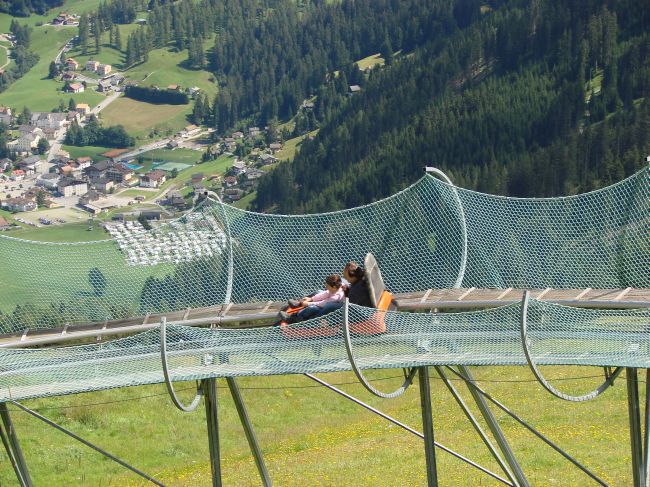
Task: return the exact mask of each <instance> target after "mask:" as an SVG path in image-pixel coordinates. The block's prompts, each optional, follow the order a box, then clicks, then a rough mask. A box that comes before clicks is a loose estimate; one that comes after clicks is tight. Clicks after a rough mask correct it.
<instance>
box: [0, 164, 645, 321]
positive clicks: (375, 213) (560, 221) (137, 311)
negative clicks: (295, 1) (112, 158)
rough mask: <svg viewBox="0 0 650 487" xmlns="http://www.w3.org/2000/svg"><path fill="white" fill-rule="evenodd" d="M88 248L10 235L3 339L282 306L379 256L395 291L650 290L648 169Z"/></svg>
mask: <svg viewBox="0 0 650 487" xmlns="http://www.w3.org/2000/svg"><path fill="white" fill-rule="evenodd" d="M107 226H108V231H109V233H107V237H108V236H110V238H107V239H106V240H104V241H99V242H90V243H75V244H63V243H42V242H33V241H25V240H20V239H15V238H11V237H10V236H1V237H0V288H1V289H2V293H1V294H0V333H13V332H20V331H21V330H24V329H28V328H54V327H62V326H64V325H65V324H75V323H86V322H97V321H104V320H114V319H120V318H128V317H134V316H144V315H145V314H147V313H152V312H163V313H164V312H169V311H176V310H184V309H187V308H195V307H203V306H213V305H219V304H223V303H229V302H236V303H243V302H251V301H266V300H281V299H287V298H292V297H297V296H301V295H304V294H306V293H308V292H311V291H312V290H314V289H318V288H322V286H323V280H324V278H325V276H326V275H328V274H331V273H335V272H336V273H340V272H341V269H342V267H343V265H344V264H345V263H346V262H347V261H349V260H355V261H358V262H362V261H363V257H364V256H365V255H366V253H367V252H372V253H373V254H374V255H375V257H376V258H377V261H378V263H379V266H380V268H381V271H382V275H383V277H384V279H385V281H386V285H387V287H388V289H390V290H391V291H393V292H395V293H400V292H410V291H419V290H425V289H430V288H450V287H454V286H457V285H461V286H462V287H481V288H507V287H516V288H545V287H553V288H576V287H581V288H583V287H591V288H624V287H636V288H650V168H648V167H646V168H644V169H643V170H642V171H640V172H639V173H637V174H635V175H633V176H631V177H630V178H628V179H626V180H624V181H621V182H620V183H618V184H615V185H613V186H610V187H607V188H603V189H600V190H598V191H594V192H591V193H586V194H582V195H577V196H570V197H563V198H548V199H517V198H506V197H496V196H490V195H486V194H481V193H477V192H473V191H468V190H464V189H459V188H456V187H454V186H452V185H449V184H447V183H445V182H443V181H441V180H439V179H437V178H435V177H433V176H432V175H425V176H424V177H423V178H422V179H420V180H419V181H418V182H417V183H415V184H414V185H412V186H410V187H409V188H407V189H405V190H404V191H402V192H400V193H398V194H396V195H394V196H392V197H390V198H387V199H384V200H381V201H377V202H375V203H372V204H369V205H367V206H363V207H360V208H354V209H350V210H344V211H339V212H333V213H323V214H317V215H300V216H295V215H294V216H287V215H268V214H259V213H252V212H247V211H244V210H239V209H237V208H234V207H232V206H229V205H225V204H222V203H221V202H218V201H212V200H206V202H204V203H203V204H202V205H201V206H200V207H199V208H198V209H196V210H195V211H193V212H191V213H189V214H187V215H185V216H184V217H182V218H180V219H178V220H176V221H173V222H170V223H164V224H162V225H160V226H158V227H156V228H154V229H152V230H145V229H144V228H143V227H142V226H140V225H139V223H137V222H126V223H124V224H117V223H110V224H108V225H107Z"/></svg>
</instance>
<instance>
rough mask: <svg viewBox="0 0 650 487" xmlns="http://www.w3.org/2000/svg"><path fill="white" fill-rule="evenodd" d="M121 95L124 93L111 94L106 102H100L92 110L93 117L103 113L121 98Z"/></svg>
mask: <svg viewBox="0 0 650 487" xmlns="http://www.w3.org/2000/svg"><path fill="white" fill-rule="evenodd" d="M121 94H122V93H120V92H113V93H111V94H110V95H108V96H107V97H106V99H105V100H102V101H100V102H99V103H98V104H97V105H95V107H93V109H92V110H90V113H92V114H93V115H97V114H98V113H99V112H101V111H102V110H103V109H104V108H106V107H107V106H108V105H110V104H111V103H113V102H114V101H115V100H116V99H117V98H119V96H120V95H121Z"/></svg>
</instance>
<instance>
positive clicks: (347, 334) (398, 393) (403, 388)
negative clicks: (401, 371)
mask: <svg viewBox="0 0 650 487" xmlns="http://www.w3.org/2000/svg"><path fill="white" fill-rule="evenodd" d="M349 305H350V302H349V300H348V299H347V298H346V299H345V305H344V306H343V324H344V326H343V330H344V333H343V337H344V338H345V351H346V352H347V354H348V360H349V361H350V367H351V368H352V371H353V372H354V375H356V376H357V379H359V382H361V384H362V385H363V387H365V388H366V389H368V391H370V392H371V393H372V394H374V395H375V396H378V397H382V398H384V399H392V398H394V397H398V396H401V395H402V394H404V391H406V389H408V388H409V386H410V385H411V384H412V383H413V378H414V377H415V374H416V373H417V368H416V367H412V368H411V370H410V371H409V372H408V374H406V378H405V379H404V383H403V384H402V385H401V386H400V387H399V388H398V389H397V390H395V391H393V392H391V393H385V392H381V391H380V390H378V389H375V388H374V387H373V386H372V384H370V382H368V380H367V379H366V378H365V377H364V375H363V372H361V369H360V368H359V366H358V365H357V362H356V360H355V358H354V353H353V352H352V341H351V340H350V320H349V312H348V310H349Z"/></svg>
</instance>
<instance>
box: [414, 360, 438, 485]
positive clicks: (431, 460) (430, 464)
mask: <svg viewBox="0 0 650 487" xmlns="http://www.w3.org/2000/svg"><path fill="white" fill-rule="evenodd" d="M418 379H419V381H420V406H421V410H422V432H423V433H424V454H425V457H426V462H427V485H428V486H429V487H437V486H438V472H437V468H436V450H435V438H434V436H433V411H432V409H431V386H430V384H429V368H428V367H426V366H425V367H418Z"/></svg>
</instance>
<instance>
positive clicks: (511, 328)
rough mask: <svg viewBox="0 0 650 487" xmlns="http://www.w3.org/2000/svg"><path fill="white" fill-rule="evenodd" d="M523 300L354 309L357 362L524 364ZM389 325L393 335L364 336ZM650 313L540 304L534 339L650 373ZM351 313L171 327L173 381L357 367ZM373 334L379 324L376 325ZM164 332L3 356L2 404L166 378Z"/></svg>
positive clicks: (539, 345)
mask: <svg viewBox="0 0 650 487" xmlns="http://www.w3.org/2000/svg"><path fill="white" fill-rule="evenodd" d="M520 313H521V304H513V305H509V306H504V307H501V308H494V309H490V310H485V311H473V312H465V313H447V314H429V313H404V312H393V311H386V312H380V311H376V310H373V309H369V308H364V307H360V306H354V305H351V306H350V313H349V323H350V326H351V327H352V326H356V330H357V334H352V337H351V343H352V352H353V357H354V360H355V361H356V362H357V364H358V365H359V366H360V367H361V368H364V369H365V368H398V367H412V366H423V365H440V364H449V365H451V364H463V365H523V364H526V360H525V356H524V353H523V349H522V345H521V339H520V334H519V329H520V328H519V317H520ZM377 320H383V321H384V322H385V325H386V332H385V333H382V334H380V335H364V334H362V333H363V331H364V326H366V324H367V326H368V327H372V323H374V322H376V321H377ZM649 323H650V310H627V311H620V310H618V311H613V310H588V309H578V308H569V307H563V306H559V305H553V304H548V303H543V302H539V301H536V300H532V301H531V302H530V305H529V309H528V337H529V340H530V342H531V350H532V355H533V357H534V360H535V362H537V363H539V364H542V365H543V364H546V365H557V364H570V365H595V366H627V367H650V341H648V339H647V338H648V326H649ZM343 326H344V324H343V313H342V310H338V311H335V312H333V313H331V314H328V315H326V316H325V317H323V318H320V319H314V320H310V321H306V322H302V323H297V324H293V325H288V327H286V328H280V327H260V328H253V329H246V330H243V329H224V328H213V329H206V328H193V327H186V326H181V325H169V326H168V328H167V361H168V365H169V370H170V375H171V379H172V380H174V381H178V380H198V379H202V378H207V377H238V376H250V375H256V376H260V375H275V374H297V373H305V372H309V373H317V372H333V371H344V370H350V361H349V359H348V356H347V354H346V349H345V346H344V338H343ZM369 329H370V328H369ZM160 348H161V347H160V333H159V330H150V331H148V332H145V333H141V334H139V335H134V336H132V337H129V338H123V339H118V340H114V341H111V342H108V343H104V344H92V345H82V346H75V347H63V348H49V349H48V348H46V349H29V350H28V349H23V350H19V349H16V350H8V349H5V350H0V402H2V401H6V400H11V399H13V400H20V399H26V398H33V397H44V396H49V395H62V394H70V393H76V392H82V391H93V390H101V389H107V388H113V387H123V386H134V385H141V384H151V383H159V382H162V381H163V374H162V369H161V354H160Z"/></svg>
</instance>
